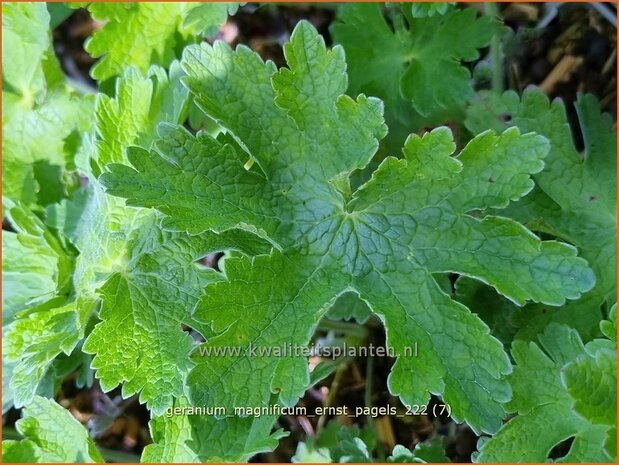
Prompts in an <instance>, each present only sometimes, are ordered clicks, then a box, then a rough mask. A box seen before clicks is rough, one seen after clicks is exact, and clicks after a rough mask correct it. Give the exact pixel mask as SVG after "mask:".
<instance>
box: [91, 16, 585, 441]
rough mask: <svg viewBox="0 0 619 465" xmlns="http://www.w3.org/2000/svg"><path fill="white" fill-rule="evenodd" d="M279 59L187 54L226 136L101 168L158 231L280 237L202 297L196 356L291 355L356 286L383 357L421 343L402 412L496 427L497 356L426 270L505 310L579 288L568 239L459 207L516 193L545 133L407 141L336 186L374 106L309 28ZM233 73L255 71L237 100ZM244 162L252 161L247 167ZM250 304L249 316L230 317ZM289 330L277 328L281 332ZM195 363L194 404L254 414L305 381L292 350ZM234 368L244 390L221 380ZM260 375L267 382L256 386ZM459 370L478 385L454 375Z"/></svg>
mask: <svg viewBox="0 0 619 465" xmlns="http://www.w3.org/2000/svg"><path fill="white" fill-rule="evenodd" d="M285 54H286V58H287V61H288V66H289V68H282V69H281V70H279V71H278V70H276V69H275V67H274V66H273V65H272V64H271V63H269V62H267V63H264V62H262V60H260V58H259V57H258V56H257V55H256V54H254V53H252V52H250V51H249V50H248V49H246V48H244V47H239V48H238V49H237V51H236V52H233V51H232V50H230V49H229V48H228V47H227V46H225V45H224V44H222V43H221V42H217V43H215V45H214V46H210V45H207V44H202V45H201V46H190V47H189V48H187V49H186V51H185V54H184V57H183V60H182V65H183V68H184V70H185V72H186V73H187V78H186V80H185V82H186V83H187V85H188V87H189V90H190V92H191V93H192V94H194V95H195V98H196V101H197V103H198V105H199V106H200V107H201V108H202V109H203V110H204V111H205V112H206V113H207V114H208V115H209V116H211V117H212V118H213V119H214V120H216V121H217V122H218V123H219V124H221V125H222V126H223V127H224V128H226V129H227V130H228V131H230V133H231V135H232V138H230V137H222V138H220V139H213V138H211V137H210V136H208V135H206V134H204V133H202V134H198V135H197V136H193V135H191V134H190V133H188V132H187V131H186V130H184V129H182V128H179V127H173V126H165V127H162V129H161V130H160V136H162V139H161V140H160V141H158V142H157V143H156V144H157V147H158V151H157V152H155V151H152V152H150V153H149V152H148V151H145V150H142V149H135V150H131V151H130V152H129V154H128V155H129V161H130V162H131V163H132V164H133V166H134V167H135V169H132V168H129V167H127V166H126V165H110V166H109V169H110V172H109V173H106V174H104V175H103V177H102V181H103V183H104V184H105V186H106V187H107V188H108V192H110V193H112V194H114V195H120V196H123V197H126V198H127V199H128V200H127V202H128V204H130V205H134V206H142V207H156V208H157V209H158V210H160V211H161V212H163V213H165V214H166V218H165V220H164V224H165V225H166V227H168V228H171V229H175V230H179V231H183V230H187V231H190V232H191V233H194V234H198V233H203V232H204V231H207V230H215V231H225V230H227V229H229V228H234V227H242V228H245V229H246V228H248V225H249V226H250V227H251V228H252V229H255V230H257V231H259V232H260V234H261V235H264V236H267V237H268V238H269V239H270V240H271V241H272V242H273V243H275V244H277V245H278V248H279V249H280V250H274V251H273V252H272V253H271V254H270V255H268V256H266V255H265V256H259V257H256V258H254V259H250V258H243V257H233V258H230V259H228V260H227V261H226V265H225V271H226V280H224V281H221V282H217V283H214V284H212V285H210V286H208V287H207V294H208V297H207V298H205V299H202V301H201V303H200V304H199V305H198V307H197V309H196V312H195V315H194V317H195V318H196V319H197V320H199V321H202V322H203V323H204V324H207V325H210V326H211V328H212V329H213V331H214V332H215V333H216V334H217V336H215V337H213V338H211V339H209V341H208V342H207V343H206V345H207V346H211V347H217V346H242V347H247V345H248V344H252V345H253V346H256V347H259V346H272V345H278V344H282V343H289V344H298V345H305V344H307V343H308V342H309V338H310V336H311V334H312V333H313V330H314V328H315V327H316V324H317V322H318V321H319V319H320V318H321V317H322V315H324V313H325V312H326V310H327V309H328V308H329V306H330V305H331V303H332V302H333V301H334V300H335V299H336V298H337V297H338V296H339V295H340V294H341V293H343V292H346V291H348V290H355V291H356V292H357V293H358V294H359V295H360V296H361V297H362V298H363V299H364V300H365V301H366V302H368V304H369V305H370V306H371V307H372V309H373V311H374V312H376V313H378V314H379V315H380V316H381V318H382V319H383V321H385V324H386V327H387V331H388V344H389V345H390V346H391V347H393V348H394V350H395V352H396V353H402V352H403V350H404V347H405V346H406V345H407V343H408V342H410V341H411V339H412V340H416V341H419V344H420V345H422V346H423V347H425V348H426V349H425V350H424V351H422V354H421V355H420V356H419V358H418V359H410V358H402V357H400V358H399V359H398V361H397V363H396V364H395V365H394V367H393V371H392V374H391V376H390V383H389V387H390V389H391V391H392V392H393V393H395V394H398V395H400V397H401V398H402V400H403V401H404V402H405V403H407V404H424V403H426V402H427V401H428V400H429V393H430V392H434V393H441V394H442V395H443V396H444V398H445V400H446V401H448V402H449V403H451V404H452V405H453V406H454V407H453V416H454V418H456V419H458V420H465V421H467V422H468V423H469V424H470V425H471V426H472V427H473V428H474V429H475V430H477V431H490V432H491V431H495V430H496V429H497V428H498V427H499V426H500V420H501V417H502V407H501V403H503V402H505V401H506V400H508V398H509V390H508V388H507V386H506V384H505V383H504V381H502V379H501V376H502V375H504V374H506V373H508V372H509V370H510V365H509V362H508V360H507V358H506V357H505V355H504V353H503V351H502V348H501V345H500V344H499V343H498V341H497V340H496V339H494V338H493V337H491V336H490V335H489V334H488V330H487V327H486V326H485V325H484V324H483V323H482V322H481V321H480V320H479V319H478V318H477V317H476V316H474V315H472V314H471V313H470V312H469V311H468V309H466V308H465V307H464V306H462V305H459V304H457V303H455V302H454V301H452V300H450V299H449V298H448V297H447V296H446V295H445V294H444V293H443V292H442V291H441V290H440V288H439V287H438V285H437V284H436V282H435V281H434V279H433V278H432V275H431V273H433V272H446V271H458V272H461V273H464V274H467V275H471V276H475V277H477V278H479V279H482V280H484V281H486V282H489V283H490V284H492V285H493V286H494V287H496V288H497V289H498V290H499V291H500V292H501V293H503V294H504V295H506V296H507V297H509V298H510V299H512V300H513V301H515V302H517V303H519V304H522V303H524V302H525V301H527V300H534V301H539V302H543V303H547V304H551V305H560V304H562V303H564V302H565V299H566V298H577V297H578V296H579V295H580V293H581V292H584V291H587V290H588V289H590V288H591V287H592V286H593V283H594V279H593V275H592V273H591V271H590V270H589V269H588V268H587V267H586V266H585V263H584V261H583V260H581V259H580V258H577V257H576V253H575V250H574V249H573V248H572V247H569V246H567V245H565V244H562V243H558V242H552V241H550V242H540V241H539V239H537V237H535V236H534V235H532V234H531V233H530V232H529V231H527V230H526V229H525V228H524V227H522V226H521V225H519V224H518V223H515V222H513V221H511V220H508V219H505V218H500V217H490V216H488V217H483V218H481V219H478V218H475V217H473V216H470V215H468V214H467V212H471V211H474V210H479V209H486V208H493V207H494V208H501V207H505V206H506V205H507V204H508V203H509V202H510V201H511V200H516V199H518V198H520V197H521V196H523V195H524V194H526V193H528V192H529V191H530V190H531V188H532V187H533V183H532V181H531V179H530V178H529V174H531V173H537V172H539V171H540V170H541V169H542V167H543V162H542V160H543V157H544V156H545V154H546V152H547V150H548V146H547V143H546V141H545V140H544V139H542V138H540V137H538V136H535V135H534V134H526V135H520V133H519V132H518V131H517V130H510V131H506V132H505V133H504V134H502V135H501V136H496V135H494V134H492V133H485V134H483V135H480V136H479V137H477V138H475V139H474V140H472V141H471V142H470V143H469V144H468V145H467V147H465V148H464V149H463V150H462V152H461V153H460V154H459V156H458V157H457V158H453V157H451V155H452V154H453V152H454V149H455V146H454V143H453V141H452V138H451V133H450V132H449V131H448V130H447V129H444V128H443V129H437V130H435V131H433V132H431V133H429V134H426V135H425V136H424V137H423V138H421V137H418V136H411V137H410V138H409V139H408V140H407V142H406V145H405V147H404V156H405V158H404V159H402V160H397V159H394V158H389V159H387V160H385V161H384V162H383V163H382V164H381V166H380V167H379V168H378V170H376V171H375V172H374V174H373V176H372V179H371V180H370V181H369V182H368V183H366V184H365V185H363V186H362V187H360V188H359V189H358V190H357V191H356V192H355V193H353V194H351V193H350V189H349V188H347V185H346V176H347V175H348V173H350V172H351V171H352V170H354V169H359V168H363V167H364V166H365V165H366V164H367V163H368V161H369V159H370V158H371V156H372V155H373V153H374V152H375V151H376V148H377V145H378V139H379V138H380V137H382V136H383V135H384V125H383V123H382V118H381V112H382V107H381V106H380V104H379V102H378V101H376V100H375V99H373V98H367V97H365V96H364V95H361V96H359V97H358V98H357V100H356V101H355V100H353V99H351V98H349V97H346V96H344V95H342V93H343V92H344V91H345V90H346V77H345V68H344V66H345V64H344V60H343V50H342V49H341V48H340V47H335V48H334V49H333V50H331V51H328V50H327V49H326V48H325V46H324V42H323V41H322V38H321V37H320V36H318V34H317V33H316V31H315V30H314V29H313V28H312V27H311V26H309V24H307V23H304V22H302V23H300V24H299V25H298V26H297V28H296V29H295V31H294V33H293V35H292V37H291V42H290V43H289V44H287V45H286V46H285ZM209 68H212V69H217V70H219V73H218V74H214V73H212V72H211V71H209ZM248 74H251V75H253V76H255V80H254V81H253V82H251V91H250V89H248V87H247V86H248V85H250V83H249V82H248V81H246V80H245V78H244V76H246V75H248ZM271 82H272V85H271ZM239 115H243V116H242V117H239ZM327 121H328V122H329V123H328V124H325V122H327ZM361 122H362V123H361ZM204 154H209V155H208V156H204ZM306 154H311V156H308V155H306ZM163 155H165V156H163ZM247 160H252V161H254V164H253V166H252V167H251V168H250V169H246V166H247V165H246V162H247ZM385 192H388V195H385V194H384V193H385ZM505 238H509V239H508V240H507V241H506V239H505ZM551 271H552V272H551ZM541 276H543V277H544V278H543V279H544V280H545V282H544V285H543V286H541V285H540V279H541ZM222 307H225V308H226V309H227V312H226V314H225V315H222V314H221V312H220V311H219V309H220V308H222ZM248 311H249V312H251V313H250V314H251V319H248V318H244V317H245V316H246V315H247V314H248ZM292 321H294V322H295V324H294V326H293V325H291V322H292ZM438 322H440V323H438ZM287 326H290V327H291V328H293V329H292V330H290V331H287V332H286V334H282V331H281V330H280V328H282V327H287ZM437 327H440V328H441V331H440V332H438V331H437V330H436V328H437ZM454 353H457V354H459V357H454V356H453V354H454ZM465 360H466V362H464V361H465ZM194 361H195V363H196V367H195V368H194V369H193V370H192V372H191V374H190V376H189V384H190V390H191V401H192V402H194V403H196V404H202V403H206V402H212V403H214V404H215V405H221V406H225V407H227V408H232V407H233V406H234V405H262V404H263V403H265V402H269V401H270V399H271V396H272V394H278V396H279V401H280V402H282V403H283V404H285V405H293V404H294V403H295V402H296V401H297V399H298V398H299V396H300V395H301V394H302V393H303V392H304V390H305V386H306V385H307V382H308V380H309V373H308V369H307V366H306V363H305V362H304V361H303V360H300V359H298V358H294V357H283V358H279V357H261V358H259V359H254V358H253V357H247V356H246V355H241V356H226V357H218V358H217V359H210V358H206V359H205V358H204V357H199V356H197V357H195V359H194ZM411 371H415V372H416V373H417V374H418V375H417V377H416V378H415V379H411V378H410V377H409V376H408V375H407V373H409V372H411ZM249 372H251V373H252V377H251V379H249V380H248V384H246V385H243V386H239V385H236V384H235V382H234V380H235V379H238V378H239V377H240V376H244V373H249ZM267 373H274V376H273V377H272V378H271V379H270V382H268V383H264V382H263V377H264V376H266V375H267ZM474 373H477V375H474ZM480 373H484V374H485V375H483V376H480ZM475 376H476V377H477V381H476V383H471V384H468V383H467V384H463V383H461V382H460V381H458V380H461V379H471V378H473V377H475ZM488 393H490V395H488ZM472 405H475V406H476V407H475V408H472Z"/></svg>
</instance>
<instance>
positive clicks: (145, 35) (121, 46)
mask: <svg viewBox="0 0 619 465" xmlns="http://www.w3.org/2000/svg"><path fill="white" fill-rule="evenodd" d="M237 8H238V3H210V4H209V3H206V4H200V3H191V2H170V3H167V2H165V3H164V2H151V3H134V2H121V3H115V4H107V3H98V2H93V3H90V4H89V5H88V10H89V11H90V13H91V14H92V16H93V18H95V19H96V20H99V21H107V23H106V24H105V26H103V28H102V29H101V30H99V31H98V32H95V33H94V34H93V36H92V38H91V39H90V40H89V41H88V43H87V44H86V46H85V48H86V51H88V53H90V54H91V55H92V56H93V57H100V56H103V58H101V59H100V60H99V61H98V62H97V64H96V65H95V66H94V67H93V68H92V76H93V77H94V78H95V79H98V80H105V79H109V78H111V77H114V76H119V75H122V73H123V71H124V70H125V68H127V67H129V66H133V67H135V68H137V69H138V70H140V71H141V72H143V73H145V72H146V71H147V70H148V68H149V67H150V66H151V65H153V64H155V65H160V66H164V67H167V66H168V65H169V64H170V62H172V60H173V59H174V57H175V53H176V49H177V48H182V46H183V45H184V44H186V43H188V42H193V41H195V40H196V39H198V38H199V37H200V36H201V35H210V34H213V33H214V32H217V29H218V28H219V26H220V25H221V24H223V23H224V22H225V21H226V19H227V18H228V14H232V13H234V12H235V11H236V10H237ZM179 46H180V47H179Z"/></svg>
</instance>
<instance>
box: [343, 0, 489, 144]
mask: <svg viewBox="0 0 619 465" xmlns="http://www.w3.org/2000/svg"><path fill="white" fill-rule="evenodd" d="M447 6H448V4H447V3H429V4H426V3H424V4H413V5H412V6H411V5H407V4H403V5H402V6H401V10H400V9H396V11H392V12H390V13H391V14H390V16H389V19H390V23H391V24H389V23H388V22H387V20H386V18H385V16H384V14H383V7H382V4H379V3H349V4H346V5H343V6H342V7H341V8H340V9H339V10H338V15H337V22H335V23H334V24H333V26H332V33H333V37H334V40H335V41H336V42H337V43H340V44H342V46H343V47H344V49H345V50H346V57H347V62H348V72H349V75H350V93H351V95H356V94H357V93H359V92H365V93H367V94H368V95H375V96H377V97H380V98H381V99H382V100H383V101H384V102H385V108H386V120H387V125H388V126H389V134H390V136H389V139H388V141H390V144H389V145H388V150H389V151H390V153H389V155H395V154H396V150H397V149H398V148H399V147H400V146H401V144H402V142H403V141H404V139H405V138H406V136H407V135H408V134H410V132H412V131H415V130H418V129H420V128H421V127H423V126H425V125H427V124H435V123H437V122H440V121H441V120H449V119H454V118H456V119H459V112H460V111H461V108H462V107H463V105H464V103H465V102H466V101H467V100H468V99H469V98H471V97H472V96H473V87H472V85H471V76H470V73H469V71H468V69H467V68H466V67H465V66H464V63H466V62H470V61H473V60H475V59H477V58H478V57H479V49H481V48H483V47H487V46H488V45H489V44H490V39H491V38H492V35H493V34H494V33H495V32H496V31H497V24H496V23H495V21H494V19H493V18H491V17H488V16H484V17H477V16H478V15H477V12H476V10H474V9H473V8H467V9H450V10H449V11H447V10H446V7H447ZM444 8H445V11H443V9H444ZM437 13H440V14H437Z"/></svg>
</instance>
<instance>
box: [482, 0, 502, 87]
mask: <svg viewBox="0 0 619 465" xmlns="http://www.w3.org/2000/svg"><path fill="white" fill-rule="evenodd" d="M486 14H487V15H488V16H492V17H494V18H499V9H498V7H497V4H496V3H495V2H488V3H486ZM490 62H491V63H490V64H491V66H492V90H494V91H495V92H497V93H499V94H500V93H501V92H503V56H502V53H501V38H500V37H499V33H498V32H495V33H494V35H493V36H492V40H491V41H490Z"/></svg>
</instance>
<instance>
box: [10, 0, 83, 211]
mask: <svg viewBox="0 0 619 465" xmlns="http://www.w3.org/2000/svg"><path fill="white" fill-rule="evenodd" d="M49 21H50V18H49V13H48V12H47V9H46V8H45V4H43V3H16V2H7V3H5V4H4V5H3V9H2V32H3V37H2V58H3V60H2V61H3V66H2V83H3V86H2V133H3V137H2V172H3V176H2V195H3V196H5V197H7V198H9V199H11V200H13V201H20V202H23V203H24V204H25V205H26V206H34V205H36V204H39V205H48V204H50V203H53V202H55V201H58V200H59V199H60V198H62V197H63V196H64V195H66V194H67V192H69V191H71V190H72V189H74V187H75V184H76V181H75V179H74V178H71V177H69V175H68V172H70V171H72V170H74V167H73V166H72V158H73V156H74V151H73V150H71V149H72V148H73V147H74V145H75V144H69V143H68V141H69V140H70V138H71V136H72V134H74V132H77V133H78V134H79V132H84V131H88V130H89V128H90V127H91V124H92V99H91V98H84V97H82V98H80V97H79V96H78V95H77V94H76V93H75V92H74V91H73V90H72V89H71V88H70V87H69V85H68V83H67V82H66V80H65V78H64V75H63V74H62V71H61V70H60V66H59V64H58V62H57V59H56V57H55V55H54V52H53V47H52V44H51V41H50V31H49Z"/></svg>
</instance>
